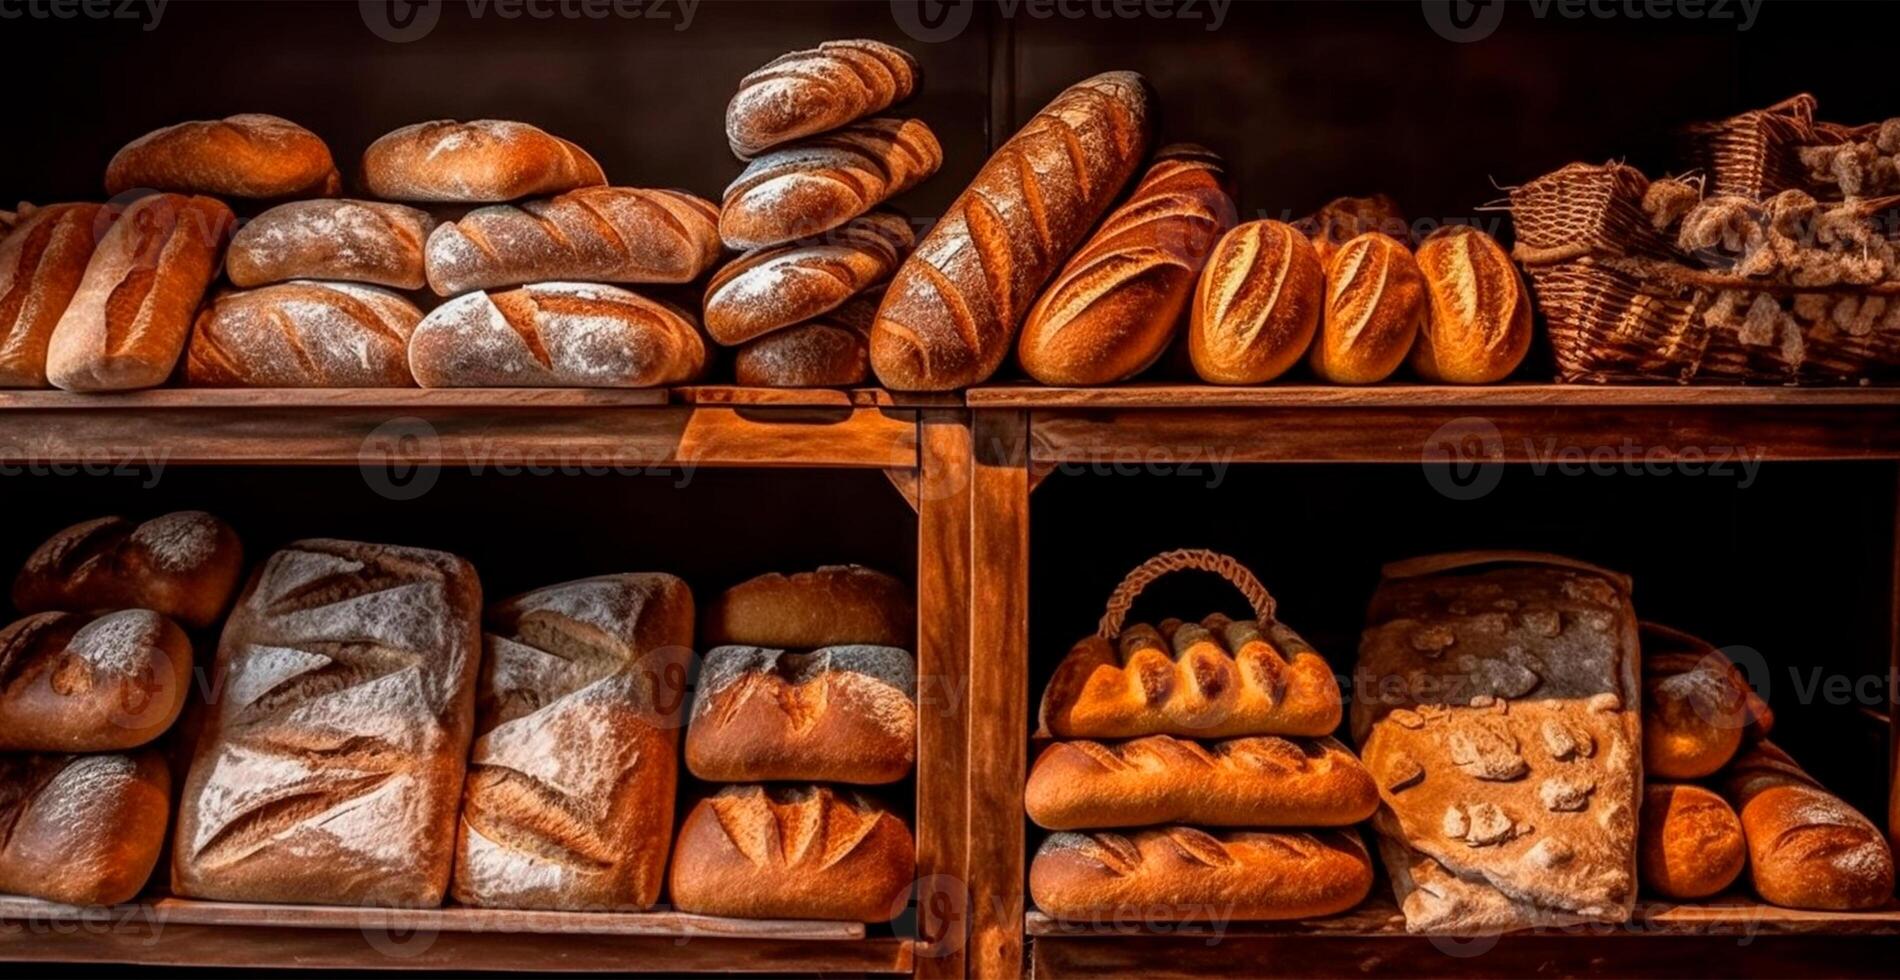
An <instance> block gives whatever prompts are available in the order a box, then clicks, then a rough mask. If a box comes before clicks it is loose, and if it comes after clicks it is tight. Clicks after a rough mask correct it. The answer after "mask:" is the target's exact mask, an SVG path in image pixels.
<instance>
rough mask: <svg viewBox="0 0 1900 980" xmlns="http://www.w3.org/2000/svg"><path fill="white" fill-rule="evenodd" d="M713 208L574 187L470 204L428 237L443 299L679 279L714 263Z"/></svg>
mask: <svg viewBox="0 0 1900 980" xmlns="http://www.w3.org/2000/svg"><path fill="white" fill-rule="evenodd" d="M718 220H719V210H718V209H717V208H715V207H713V204H712V202H711V201H708V200H705V199H703V198H699V197H694V196H693V195H691V194H687V193H685V192H683V191H671V190H650V189H647V188H643V187H583V188H581V189H579V190H573V191H568V192H567V193H565V194H562V195H559V196H557V197H549V198H538V199H535V200H531V201H523V202H521V203H520V204H498V205H494V206H491V207H485V208H477V209H475V210H474V211H470V212H469V213H468V214H467V215H464V216H463V217H462V219H461V220H460V221H447V222H443V223H442V224H441V225H438V226H437V227H436V229H435V231H434V232H433V233H431V234H430V235H429V244H428V250H427V254H428V273H429V287H430V288H431V289H434V290H435V291H436V293H437V294H439V295H442V296H455V295H457V294H460V293H465V292H468V291H469V290H471V289H492V288H495V287H498V286H518V285H521V284H523V283H533V282H547V281H550V280H553V281H562V282H618V283H682V282H691V281H693V280H694V279H698V278H699V277H700V275H701V274H703V273H704V272H705V271H706V270H707V269H710V268H712V266H713V263H715V262H717V261H718V260H719V254H720V250H719V228H718Z"/></svg>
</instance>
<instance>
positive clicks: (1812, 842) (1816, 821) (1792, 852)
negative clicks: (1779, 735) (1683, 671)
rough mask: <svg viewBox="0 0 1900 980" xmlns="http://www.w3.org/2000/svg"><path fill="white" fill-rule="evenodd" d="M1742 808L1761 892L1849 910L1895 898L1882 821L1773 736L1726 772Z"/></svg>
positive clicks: (1802, 904)
mask: <svg viewBox="0 0 1900 980" xmlns="http://www.w3.org/2000/svg"><path fill="white" fill-rule="evenodd" d="M1722 792H1723V795H1725V796H1726V797H1728V801H1729V803H1730V804H1732V805H1733V806H1734V807H1735V810H1736V812H1737V813H1739V814H1741V818H1742V832H1743V834H1745V835H1746V836H1747V838H1748V874H1749V877H1750V879H1751V880H1752V882H1753V884H1754V886H1755V892H1756V894H1758V895H1760V896H1761V897H1762V898H1763V899H1765V900H1767V901H1769V902H1772V903H1774V904H1776V905H1782V906H1786V907H1788V908H1796V909H1825V910H1849V909H1866V908H1873V907H1875V906H1878V905H1884V904H1886V903H1887V902H1889V901H1891V900H1892V899H1893V883H1894V871H1893V851H1892V850H1891V848H1890V846H1889V845H1888V843H1887V840H1886V838H1885V837H1883V836H1882V835H1881V833H1880V829H1879V828H1878V827H1875V826H1874V824H1873V822H1872V821H1870V820H1868V819H1867V818H1866V817H1864V816H1862V815H1861V814H1860V811H1858V810H1855V809H1854V808H1853V807H1851V806H1849V805H1848V804H1847V802H1846V801H1844V800H1842V799H1841V798H1840V797H1838V796H1836V795H1834V794H1833V793H1830V792H1828V791H1827V789H1825V788H1824V787H1822V786H1821V785H1820V784H1819V783H1817V782H1815V781H1814V777H1812V776H1810V775H1808V774H1807V773H1806V772H1805V771H1803V770H1802V769H1801V767H1800V765H1799V764H1797V763H1796V762H1795V761H1794V759H1793V758H1791V757H1790V756H1789V755H1788V754H1787V753H1786V752H1783V751H1782V750H1781V749H1780V747H1778V746H1776V745H1775V744H1774V743H1772V742H1766V741H1764V742H1759V743H1757V744H1756V745H1755V746H1754V747H1753V748H1752V749H1750V750H1749V751H1748V752H1746V753H1744V754H1743V755H1742V756H1741V758H1738V759H1736V760H1735V761H1734V762H1733V763H1731V764H1730V765H1729V767H1728V769H1727V770H1725V771H1724V772H1723V774H1722Z"/></svg>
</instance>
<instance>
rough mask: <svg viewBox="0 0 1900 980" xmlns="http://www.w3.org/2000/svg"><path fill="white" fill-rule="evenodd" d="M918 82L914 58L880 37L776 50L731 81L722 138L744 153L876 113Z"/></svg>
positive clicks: (742, 156) (919, 74)
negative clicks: (767, 59) (755, 67)
mask: <svg viewBox="0 0 1900 980" xmlns="http://www.w3.org/2000/svg"><path fill="white" fill-rule="evenodd" d="M921 81H922V72H920V71H919V70H918V68H917V59H915V58H913V57H911V56H910V54H909V53H907V52H905V51H904V50H903V49H902V48H897V47H893V46H891V45H889V44H885V43H883V42H881V41H869V40H863V39H857V40H847V41H826V42H824V43H823V44H820V45H819V46H817V47H815V48H809V49H806V50H803V51H793V52H791V53H789V54H782V55H779V56H778V57H777V58H774V59H772V60H771V61H770V62H767V63H766V64H765V66H764V67H762V68H760V69H758V70H757V71H754V72H752V73H751V74H749V75H747V76H746V77H744V78H742V79H740V80H739V91H738V92H737V93H736V94H735V95H733V97H732V101H731V102H729V103H727V105H726V142H727V143H728V144H729V145H730V146H731V147H732V152H733V154H734V155H736V156H738V157H739V158H740V159H741V160H745V159H750V158H751V157H753V156H755V155H757V154H759V153H762V152H764V151H765V150H768V149H770V148H772V147H774V146H777V145H779V144H781V143H787V142H790V141H792V140H795V139H798V138H799V137H801V136H810V135H813V134H815V133H823V132H826V131H828V130H833V129H837V128H839V127H840V126H843V125H845V124H846V123H849V122H851V121H853V120H856V119H862V118H864V117H865V116H868V115H871V114H873V113H877V112H882V111H884V110H885V109H887V108H889V107H891V106H892V105H894V104H896V103H898V102H902V101H903V100H905V99H907V98H910V96H911V93H913V92H915V91H916V90H917V86H918V84H919V83H920V82H921Z"/></svg>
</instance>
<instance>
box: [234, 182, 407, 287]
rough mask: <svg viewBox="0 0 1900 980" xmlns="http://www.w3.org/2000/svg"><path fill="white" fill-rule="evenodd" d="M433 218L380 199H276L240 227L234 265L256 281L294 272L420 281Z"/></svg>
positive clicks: (391, 282) (317, 276)
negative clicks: (421, 261)
mask: <svg viewBox="0 0 1900 980" xmlns="http://www.w3.org/2000/svg"><path fill="white" fill-rule="evenodd" d="M434 224H435V220H434V219H433V218H431V217H429V215H428V213H427V212H425V211H420V210H417V209H415V208H411V207H405V206H403V205H400V204H389V203H384V202H380V201H350V200H319V201H295V202H292V203H290V204H284V205H279V206H278V207H275V208H272V209H270V210H269V211H266V212H264V213H263V214H261V215H259V216H258V217H257V218H256V219H254V220H252V221H250V222H249V223H247V224H246V225H245V226H244V227H243V228H241V229H239V230H238V233H237V235H236V236H235V237H234V238H232V240H231V248H230V258H229V265H230V266H231V268H232V269H233V270H234V271H233V279H236V278H238V273H237V271H236V270H240V269H242V270H244V272H245V274H246V275H247V276H250V277H257V278H255V279H253V280H247V281H249V282H250V283H251V284H261V283H262V282H264V281H279V280H284V279H290V278H305V279H319V280H336V279H343V280H350V281H361V282H371V283H379V284H383V285H391V286H414V285H420V278H421V275H420V274H421V269H420V268H419V266H418V260H419V259H420V257H421V252H422V243H423V240H424V239H425V238H426V237H427V236H428V234H429V229H430V228H431V227H433V226H434Z"/></svg>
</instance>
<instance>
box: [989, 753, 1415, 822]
mask: <svg viewBox="0 0 1900 980" xmlns="http://www.w3.org/2000/svg"><path fill="white" fill-rule="evenodd" d="M1023 805H1024V808H1025V809H1026V810H1028V812H1029V819H1031V820H1034V821H1035V822H1036V824H1037V825H1038V826H1041V827H1046V828H1048V829H1050V830H1083V829H1089V828H1105V827H1145V826H1149V825H1152V824H1165V823H1182V824H1190V825H1196V826H1204V827H1343V826H1346V825H1348V824H1355V823H1358V822H1359V821H1361V820H1364V819H1366V818H1367V817H1370V816H1372V811H1374V810H1376V809H1378V808H1379V788H1378V787H1377V786H1375V785H1374V784H1373V782H1372V777H1371V776H1370V775H1369V774H1367V772H1366V768H1365V766H1362V765H1360V764H1359V759H1358V758H1357V757H1356V756H1354V755H1353V754H1352V753H1351V752H1350V751H1348V750H1347V749H1346V747H1345V746H1344V745H1341V744H1339V742H1338V741H1337V740H1336V739H1333V738H1330V737H1327V738H1318V739H1310V740H1309V739H1288V738H1280V737H1277V736H1271V735H1268V736H1255V737H1252V738H1234V739H1226V740H1223V741H1218V742H1211V743H1206V744H1203V743H1201V742H1196V741H1191V740H1188V739H1182V738H1174V737H1172V736H1168V735H1150V736H1147V737H1145V738H1138V739H1135V740H1133V741H1129V742H1120V743H1103V742H1094V741H1067V742H1055V743H1052V744H1051V745H1050V746H1049V747H1048V748H1046V749H1044V750H1043V751H1042V754H1041V755H1039V756H1037V757H1036V762H1035V764H1034V765H1033V766H1031V767H1030V769H1029V782H1028V785H1027V787H1026V788H1025V790H1024V793H1023Z"/></svg>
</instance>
